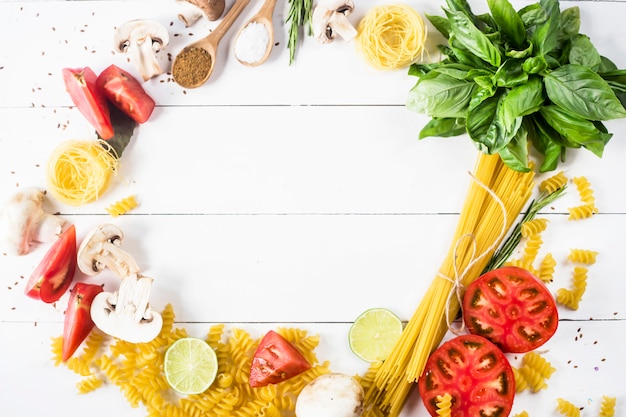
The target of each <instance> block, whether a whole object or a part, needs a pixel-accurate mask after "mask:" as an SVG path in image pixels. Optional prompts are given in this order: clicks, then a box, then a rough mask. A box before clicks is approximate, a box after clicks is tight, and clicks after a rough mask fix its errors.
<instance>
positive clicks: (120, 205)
mask: <svg viewBox="0 0 626 417" xmlns="http://www.w3.org/2000/svg"><path fill="white" fill-rule="evenodd" d="M137 205H138V203H137V198H136V197H135V195H129V196H128V197H125V198H122V199H121V200H118V201H116V202H115V203H113V204H110V205H109V206H107V207H106V208H105V210H106V211H107V213H109V214H110V215H111V216H113V217H117V216H121V215H122V214H126V213H128V212H129V211H131V210H132V209H134V208H135V207H137Z"/></svg>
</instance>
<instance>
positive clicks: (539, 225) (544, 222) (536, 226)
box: [521, 217, 548, 237]
mask: <svg viewBox="0 0 626 417" xmlns="http://www.w3.org/2000/svg"><path fill="white" fill-rule="evenodd" d="M547 227H548V219H546V218H543V217H537V218H534V219H532V220H528V221H525V222H524V223H522V226H521V233H522V237H530V236H532V235H537V234H539V233H541V232H543V231H544V230H546V228H547Z"/></svg>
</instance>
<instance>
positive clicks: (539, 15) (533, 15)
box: [517, 3, 548, 31]
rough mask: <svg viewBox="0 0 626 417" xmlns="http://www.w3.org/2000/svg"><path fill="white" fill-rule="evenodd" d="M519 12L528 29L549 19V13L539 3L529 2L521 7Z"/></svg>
mask: <svg viewBox="0 0 626 417" xmlns="http://www.w3.org/2000/svg"><path fill="white" fill-rule="evenodd" d="M517 13H518V14H519V17H520V19H522V23H524V26H525V27H526V30H527V31H529V30H530V29H532V28H534V27H536V26H539V25H543V24H544V23H545V22H547V21H548V13H546V11H545V10H544V8H543V7H541V5H540V4H539V3H533V4H529V5H528V6H526V7H523V8H521V9H520V10H519V12H517Z"/></svg>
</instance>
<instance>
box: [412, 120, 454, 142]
mask: <svg viewBox="0 0 626 417" xmlns="http://www.w3.org/2000/svg"><path fill="white" fill-rule="evenodd" d="M463 133H465V119H460V118H459V119H455V118H451V117H446V118H439V117H435V118H433V119H431V120H430V121H429V122H428V123H426V125H425V126H424V127H423V128H422V130H421V131H420V135H419V138H420V139H424V138H427V137H430V136H436V137H441V138H448V137H451V136H458V135H462V134H463Z"/></svg>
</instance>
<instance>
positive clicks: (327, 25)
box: [311, 0, 358, 43]
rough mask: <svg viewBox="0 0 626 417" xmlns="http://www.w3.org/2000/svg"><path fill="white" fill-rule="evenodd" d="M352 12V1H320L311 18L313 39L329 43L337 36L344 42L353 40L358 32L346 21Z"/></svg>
mask: <svg viewBox="0 0 626 417" xmlns="http://www.w3.org/2000/svg"><path fill="white" fill-rule="evenodd" d="M353 10H354V2H353V1H352V0H320V2H319V3H318V4H317V6H315V9H314V10H313V15H312V17H311V23H312V26H313V36H314V37H315V39H317V40H318V41H319V42H321V43H331V42H332V41H334V40H335V37H336V35H337V34H339V36H341V37H342V38H343V39H344V40H346V41H350V40H352V39H354V37H355V36H356V35H357V34H358V32H357V30H356V28H355V27H354V26H352V24H350V22H349V21H348V15H350V14H351V13H352V11H353Z"/></svg>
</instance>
